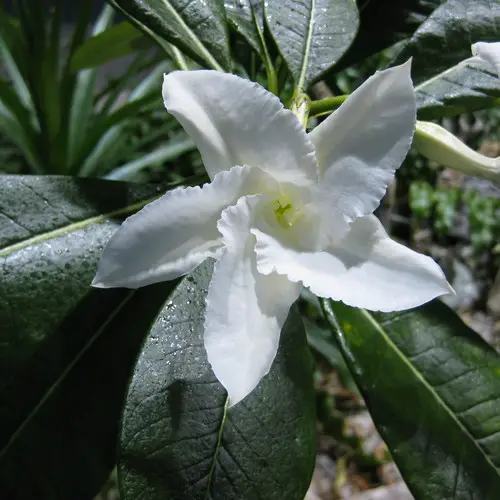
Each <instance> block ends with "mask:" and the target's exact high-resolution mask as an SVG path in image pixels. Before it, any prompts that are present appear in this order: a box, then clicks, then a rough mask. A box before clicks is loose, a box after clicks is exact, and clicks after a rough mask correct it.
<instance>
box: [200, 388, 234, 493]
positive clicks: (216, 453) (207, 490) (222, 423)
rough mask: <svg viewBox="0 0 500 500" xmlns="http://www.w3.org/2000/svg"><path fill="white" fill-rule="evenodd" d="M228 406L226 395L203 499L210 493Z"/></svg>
mask: <svg viewBox="0 0 500 500" xmlns="http://www.w3.org/2000/svg"><path fill="white" fill-rule="evenodd" d="M228 406H229V397H228V396H227V395H226V401H225V402H224V413H223V414H222V420H221V423H220V428H219V432H218V434H217V444H216V446H215V451H214V456H213V458H212V462H211V464H210V471H209V473H208V484H207V489H206V491H205V499H204V500H207V499H208V495H209V494H210V488H211V487H212V480H213V477H214V472H215V465H216V464H217V458H218V457H219V452H220V449H221V447H222V433H223V432H224V425H225V424H226V418H227V410H228Z"/></svg>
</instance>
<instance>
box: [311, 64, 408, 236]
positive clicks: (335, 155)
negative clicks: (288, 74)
mask: <svg viewBox="0 0 500 500" xmlns="http://www.w3.org/2000/svg"><path fill="white" fill-rule="evenodd" d="M415 122H416V101H415V92H414V89H413V84H412V81H411V77H410V62H408V63H406V64H403V65H401V66H397V67H394V68H390V69H388V70H384V71H380V72H377V73H375V75H373V76H371V77H370V78H368V80H367V81H366V82H365V83H363V84H362V85H361V86H360V87H359V88H358V89H357V90H355V91H354V92H353V93H352V94H351V95H350V96H349V98H348V99H347V101H346V102H345V103H344V104H342V106H341V107H340V108H339V109H338V110H337V111H335V112H334V113H333V114H332V115H331V116H330V117H328V118H327V119H326V120H325V121H324V122H323V123H320V124H319V125H318V126H317V127H316V128H315V129H314V130H313V131H312V132H311V133H310V134H309V137H310V139H311V141H312V143H313V144H314V147H315V150H316V159H317V161H318V165H319V170H320V181H319V189H318V192H317V196H316V202H317V204H318V205H320V206H321V207H323V208H322V210H323V211H328V212H329V213H330V217H331V218H334V217H335V219H336V220H337V223H336V224H335V226H334V227H333V228H332V230H333V234H332V236H333V237H334V239H337V240H338V239H339V238H340V237H341V236H343V234H345V233H346V232H347V230H348V224H349V223H351V222H352V221H354V220H355V219H357V218H358V217H363V216H365V215H369V214H371V213H373V211H374V210H375V208H376V207H377V206H378V205H379V203H380V200H381V199H382V197H383V196H384V194H385V191H386V189H387V186H388V184H389V183H390V182H392V180H393V178H394V172H395V171H396V169H397V168H399V166H400V165H401V163H402V162H403V160H404V158H405V157H406V155H407V153H408V150H409V149H410V146H411V142H412V138H413V132H414V130H415ZM325 230H327V228H325Z"/></svg>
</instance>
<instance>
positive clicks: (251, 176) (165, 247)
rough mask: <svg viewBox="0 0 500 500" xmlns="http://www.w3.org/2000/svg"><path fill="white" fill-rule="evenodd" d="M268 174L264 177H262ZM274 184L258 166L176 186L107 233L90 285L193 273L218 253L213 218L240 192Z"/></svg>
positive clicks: (133, 283)
mask: <svg viewBox="0 0 500 500" xmlns="http://www.w3.org/2000/svg"><path fill="white" fill-rule="evenodd" d="M266 178H267V179H266ZM267 183H272V180H269V178H268V176H266V174H264V173H263V172H262V171H260V170H259V169H255V168H251V167H234V168H233V169H231V170H230V171H229V172H221V173H220V174H219V175H217V176H216V177H215V178H214V180H213V182H212V183H210V184H205V185H204V186H203V187H201V188H200V187H187V188H177V189H174V190H172V191H169V192H167V193H166V194H165V195H163V196H162V197H161V198H159V199H157V200H155V201H153V202H152V203H149V204H148V205H146V206H145V207H144V208H143V209H142V210H140V211H139V212H137V213H136V214H135V215H132V216H131V217H129V218H128V219H127V220H126V221H125V222H124V223H123V224H122V225H121V227H120V228H119V229H118V231H117V232H116V233H115V234H114V236H113V237H112V238H111V240H110V242H109V243H108V245H107V246H106V248H105V249H104V252H103V254H102V256H101V261H100V262H99V268H98V270H97V274H96V276H95V278H94V281H93V283H92V285H93V286H96V287H101V288H108V287H126V288H139V287H141V286H145V285H149V284H151V283H157V282H159V281H166V280H171V279H174V278H177V277H179V276H182V275H184V274H187V273H189V272H191V271H192V270H193V269H194V268H195V267H196V266H198V265H199V264H201V263H202V262H203V261H204V260H205V259H206V258H207V257H215V258H216V257H218V256H219V255H220V252H221V241H220V233H219V232H218V230H217V221H218V220H219V218H220V215H221V212H222V210H224V209H225V208H226V207H227V206H228V205H232V204H234V203H236V201H237V200H238V198H240V197H241V196H243V195H247V194H253V193H256V192H261V191H262V189H263V187H262V186H263V185H267Z"/></svg>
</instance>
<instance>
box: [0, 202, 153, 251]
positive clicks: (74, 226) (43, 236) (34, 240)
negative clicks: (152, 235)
mask: <svg viewBox="0 0 500 500" xmlns="http://www.w3.org/2000/svg"><path fill="white" fill-rule="evenodd" d="M162 194H163V193H160V194H158V195H155V196H153V197H151V198H147V199H145V200H142V201H139V202H137V203H133V204H131V205H128V206H126V207H122V208H118V209H117V210H113V211H111V212H108V213H106V214H101V215H96V216H94V217H89V218H88V219H83V220H81V221H78V222H73V223H71V224H68V225H66V226H63V227H59V228H57V229H52V230H51V231H47V232H44V233H40V234H37V235H36V236H32V237H31V238H27V239H26V240H23V241H20V242H18V243H14V244H13V245H9V246H7V247H5V248H2V249H0V257H7V256H8V255H10V254H11V253H13V252H16V251H18V250H22V249H23V248H27V247H29V246H30V245H37V244H39V243H43V242H44V241H49V240H51V239H52V238H57V237H58V236H63V235H65V234H68V233H71V232H73V231H76V230H78V229H82V228H85V227H87V226H90V225H91V224H100V223H102V222H105V221H106V220H108V219H112V218H114V217H119V216H121V215H126V214H128V213H132V212H136V211H137V210H140V209H141V208H143V207H144V206H145V205H147V204H148V203H151V202H152V201H154V200H156V199H157V198H159V197H160V196H161V195H162Z"/></svg>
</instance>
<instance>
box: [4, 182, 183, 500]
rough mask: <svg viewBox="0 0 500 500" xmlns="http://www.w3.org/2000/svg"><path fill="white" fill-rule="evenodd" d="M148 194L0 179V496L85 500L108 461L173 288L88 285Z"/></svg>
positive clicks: (105, 185)
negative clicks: (130, 389) (139, 361)
mask: <svg viewBox="0 0 500 500" xmlns="http://www.w3.org/2000/svg"><path fill="white" fill-rule="evenodd" d="M157 194H158V189H157V188H156V187H146V186H140V185H128V184H125V183H120V182H109V181H102V180H82V179H80V180H77V179H70V178H63V177H49V176H45V177H29V176H27V177H23V176H2V177H0V283H1V287H0V422H1V423H2V425H1V426H0V498H5V499H18V498H19V499H24V498H26V499H28V498H30V499H31V498H40V499H42V498H43V499H45V498H47V499H48V498H50V499H55V500H57V499H61V500H65V499H68V498H84V499H85V498H88V499H90V498H92V497H93V496H94V495H95V494H96V493H97V492H98V491H99V489H100V488H101V486H102V485H103V483H104V481H105V480H106V478H107V477H108V475H109V472H110V470H111V468H112V467H113V465H114V464H115V463H116V456H115V453H116V451H115V450H116V444H117V435H118V434H117V433H118V422H119V417H120V413H121V407H122V402H123V397H124V395H125V392H126V385H127V382H128V379H129V376H130V373H131V371H132V368H133V364H134V360H135V357H136V356H137V353H138V351H139V349H140V345H141V343H142V340H143V338H144V336H145V334H146V333H147V331H148V329H149V327H150V325H151V323H152V322H153V320H154V318H155V316H156V315H157V313H158V311H159V310H160V309H161V306H162V305H163V303H164V301H165V299H166V298H167V297H168V294H169V293H170V291H171V289H172V287H173V286H174V284H173V283H163V284H159V285H155V286H152V287H147V288H144V289H141V290H138V291H130V290H124V289H112V290H97V289H91V288H90V286H89V283H90V281H91V280H92V277H93V275H94V271H95V268H96V264H97V260H98V258H99V255H100V252H101V249H102V247H103V245H104V244H105V243H106V242H107V241H108V239H109V238H110V237H111V235H112V234H113V233H114V231H115V230H116V229H117V227H118V225H119V224H120V222H121V220H122V219H123V218H124V217H125V216H127V215H128V214H130V213H132V212H134V211H136V210H137V209H138V208H140V207H141V206H143V205H144V204H145V203H146V202H147V201H148V200H149V199H151V198H152V197H155V196H157ZM137 311H140V314H138V313H137ZM27 471H29V473H27Z"/></svg>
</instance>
